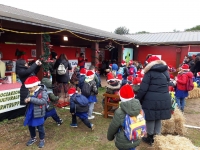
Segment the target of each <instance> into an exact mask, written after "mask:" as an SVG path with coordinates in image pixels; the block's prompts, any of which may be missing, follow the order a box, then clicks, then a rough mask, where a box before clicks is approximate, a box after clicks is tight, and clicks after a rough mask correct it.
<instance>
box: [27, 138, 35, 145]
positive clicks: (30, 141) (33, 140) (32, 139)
mask: <svg viewBox="0 0 200 150" xmlns="http://www.w3.org/2000/svg"><path fill="white" fill-rule="evenodd" d="M36 141H37V140H36V138H31V139H30V140H29V141H28V142H27V143H26V146H30V145H32V144H33V143H35V142H36Z"/></svg>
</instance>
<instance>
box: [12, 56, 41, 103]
mask: <svg viewBox="0 0 200 150" xmlns="http://www.w3.org/2000/svg"><path fill="white" fill-rule="evenodd" d="M25 63H26V61H25V60H23V59H18V60H17V62H16V74H17V75H18V77H19V79H20V81H21V82H22V86H21V88H20V105H26V104H25V103H24V99H25V98H26V97H27V95H28V89H27V88H26V87H25V85H24V82H25V80H26V79H27V78H28V77H29V76H31V75H36V74H37V73H38V71H39V69H40V66H38V65H37V64H36V63H33V64H32V65H31V66H30V67H26V66H25Z"/></svg>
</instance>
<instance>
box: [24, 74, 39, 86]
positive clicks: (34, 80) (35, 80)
mask: <svg viewBox="0 0 200 150" xmlns="http://www.w3.org/2000/svg"><path fill="white" fill-rule="evenodd" d="M24 84H25V87H26V88H32V87H34V86H37V85H38V84H40V80H39V79H38V77H36V76H30V77H28V78H27V79H26V81H25V82H24Z"/></svg>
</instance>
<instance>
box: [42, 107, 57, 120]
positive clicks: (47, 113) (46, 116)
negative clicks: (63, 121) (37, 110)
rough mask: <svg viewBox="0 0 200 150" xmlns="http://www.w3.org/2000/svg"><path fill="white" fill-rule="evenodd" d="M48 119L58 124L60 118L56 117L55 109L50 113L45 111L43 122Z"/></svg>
mask: <svg viewBox="0 0 200 150" xmlns="http://www.w3.org/2000/svg"><path fill="white" fill-rule="evenodd" d="M48 117H52V118H53V120H55V122H60V117H59V116H58V115H57V112H56V109H55V108H53V109H52V110H50V111H46V114H45V116H44V120H46V119H47V118H48Z"/></svg>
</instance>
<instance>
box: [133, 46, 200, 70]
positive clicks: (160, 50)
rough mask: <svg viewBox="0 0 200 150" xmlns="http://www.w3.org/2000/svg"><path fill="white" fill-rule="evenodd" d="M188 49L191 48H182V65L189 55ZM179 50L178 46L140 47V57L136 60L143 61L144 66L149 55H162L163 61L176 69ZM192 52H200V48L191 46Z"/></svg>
mask: <svg viewBox="0 0 200 150" xmlns="http://www.w3.org/2000/svg"><path fill="white" fill-rule="evenodd" d="M188 47H189V46H182V47H180V49H181V57H180V63H182V61H183V59H184V57H185V55H187V54H188ZM177 50H178V47H177V46H140V47H139V48H138V57H137V59H136V60H138V61H141V62H142V64H143V63H144V61H145V58H146V56H147V55H148V54H153V55H161V57H162V60H164V61H166V62H167V64H170V65H172V66H174V67H176V59H177V55H178V53H177ZM190 52H200V46H190Z"/></svg>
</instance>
